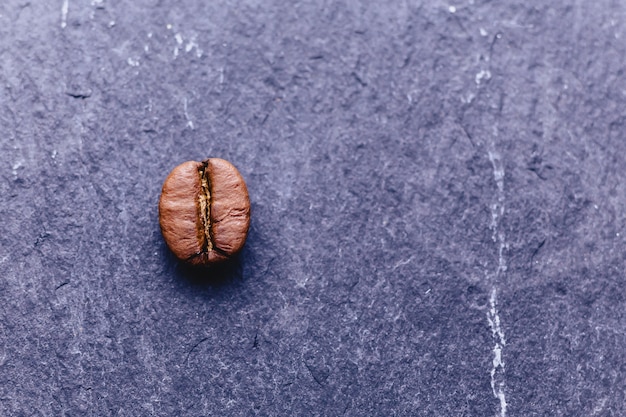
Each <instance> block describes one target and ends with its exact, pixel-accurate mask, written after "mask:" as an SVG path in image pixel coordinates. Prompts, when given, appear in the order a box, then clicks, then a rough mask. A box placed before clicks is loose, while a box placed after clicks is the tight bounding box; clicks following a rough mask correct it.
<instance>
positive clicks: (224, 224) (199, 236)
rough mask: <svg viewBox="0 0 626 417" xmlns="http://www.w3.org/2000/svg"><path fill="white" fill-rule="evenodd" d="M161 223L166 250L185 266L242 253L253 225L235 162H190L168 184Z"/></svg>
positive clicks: (246, 193) (207, 263)
mask: <svg viewBox="0 0 626 417" xmlns="http://www.w3.org/2000/svg"><path fill="white" fill-rule="evenodd" d="M159 223H160V224H161V233H163V238H164V239H165V242H166V243H167V246H168V247H169V248H170V249H171V251H172V252H173V253H174V255H176V257H177V258H178V259H180V260H182V261H185V262H188V263H190V264H192V265H210V264H214V263H217V262H221V261H225V260H227V259H229V258H231V257H232V256H233V255H235V254H236V253H237V252H239V251H240V250H241V248H242V247H243V244H244V243H245V241H246V235H247V234H248V227H249V226H250V198H249V197H248V189H247V187H246V183H245V182H244V180H243V177H242V176H241V174H240V173H239V171H237V168H235V167H234V166H233V165H232V164H231V163H230V162H228V161H225V160H223V159H219V158H210V159H207V160H206V161H204V162H196V161H188V162H184V163H182V164H180V165H179V166H177V167H176V168H174V169H173V170H172V172H171V173H170V174H169V175H168V176H167V178H166V179H165V182H164V183H163V190H162V192H161V199H160V200H159Z"/></svg>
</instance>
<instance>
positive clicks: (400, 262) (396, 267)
mask: <svg viewBox="0 0 626 417" xmlns="http://www.w3.org/2000/svg"><path fill="white" fill-rule="evenodd" d="M412 260H413V256H411V257H410V258H409V259H405V260H404V261H398V263H396V264H395V265H394V267H393V270H394V271H395V270H396V269H398V268H400V267H401V266H404V265H407V264H409V263H410V262H411V261H412Z"/></svg>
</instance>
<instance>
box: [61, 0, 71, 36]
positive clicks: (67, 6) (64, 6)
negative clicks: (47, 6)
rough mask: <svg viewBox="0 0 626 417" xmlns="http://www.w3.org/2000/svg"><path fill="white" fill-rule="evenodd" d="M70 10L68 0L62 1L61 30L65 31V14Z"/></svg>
mask: <svg viewBox="0 0 626 417" xmlns="http://www.w3.org/2000/svg"><path fill="white" fill-rule="evenodd" d="M69 9H70V0H63V5H62V6H61V28H62V29H65V27H66V26H67V12H68V11H69Z"/></svg>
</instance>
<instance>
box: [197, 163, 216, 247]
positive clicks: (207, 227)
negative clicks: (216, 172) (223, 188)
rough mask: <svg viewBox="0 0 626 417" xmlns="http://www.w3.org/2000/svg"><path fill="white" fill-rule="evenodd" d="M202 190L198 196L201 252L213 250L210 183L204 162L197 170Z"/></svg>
mask: <svg viewBox="0 0 626 417" xmlns="http://www.w3.org/2000/svg"><path fill="white" fill-rule="evenodd" d="M198 174H199V175H200V184H201V186H202V192H201V193H200V195H199V196H198V200H199V202H200V219H201V220H202V226H203V228H204V245H203V248H202V252H205V253H206V252H210V251H211V250H213V236H212V235H211V183H210V181H209V173H208V164H207V163H206V162H205V163H203V164H202V167H201V168H200V169H199V170H198Z"/></svg>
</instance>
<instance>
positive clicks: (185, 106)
mask: <svg viewBox="0 0 626 417" xmlns="http://www.w3.org/2000/svg"><path fill="white" fill-rule="evenodd" d="M183 110H184V113H185V119H187V125H186V126H187V127H188V128H190V129H191V130H194V126H193V122H192V121H191V118H190V117H189V113H187V99H186V98H185V99H183Z"/></svg>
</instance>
